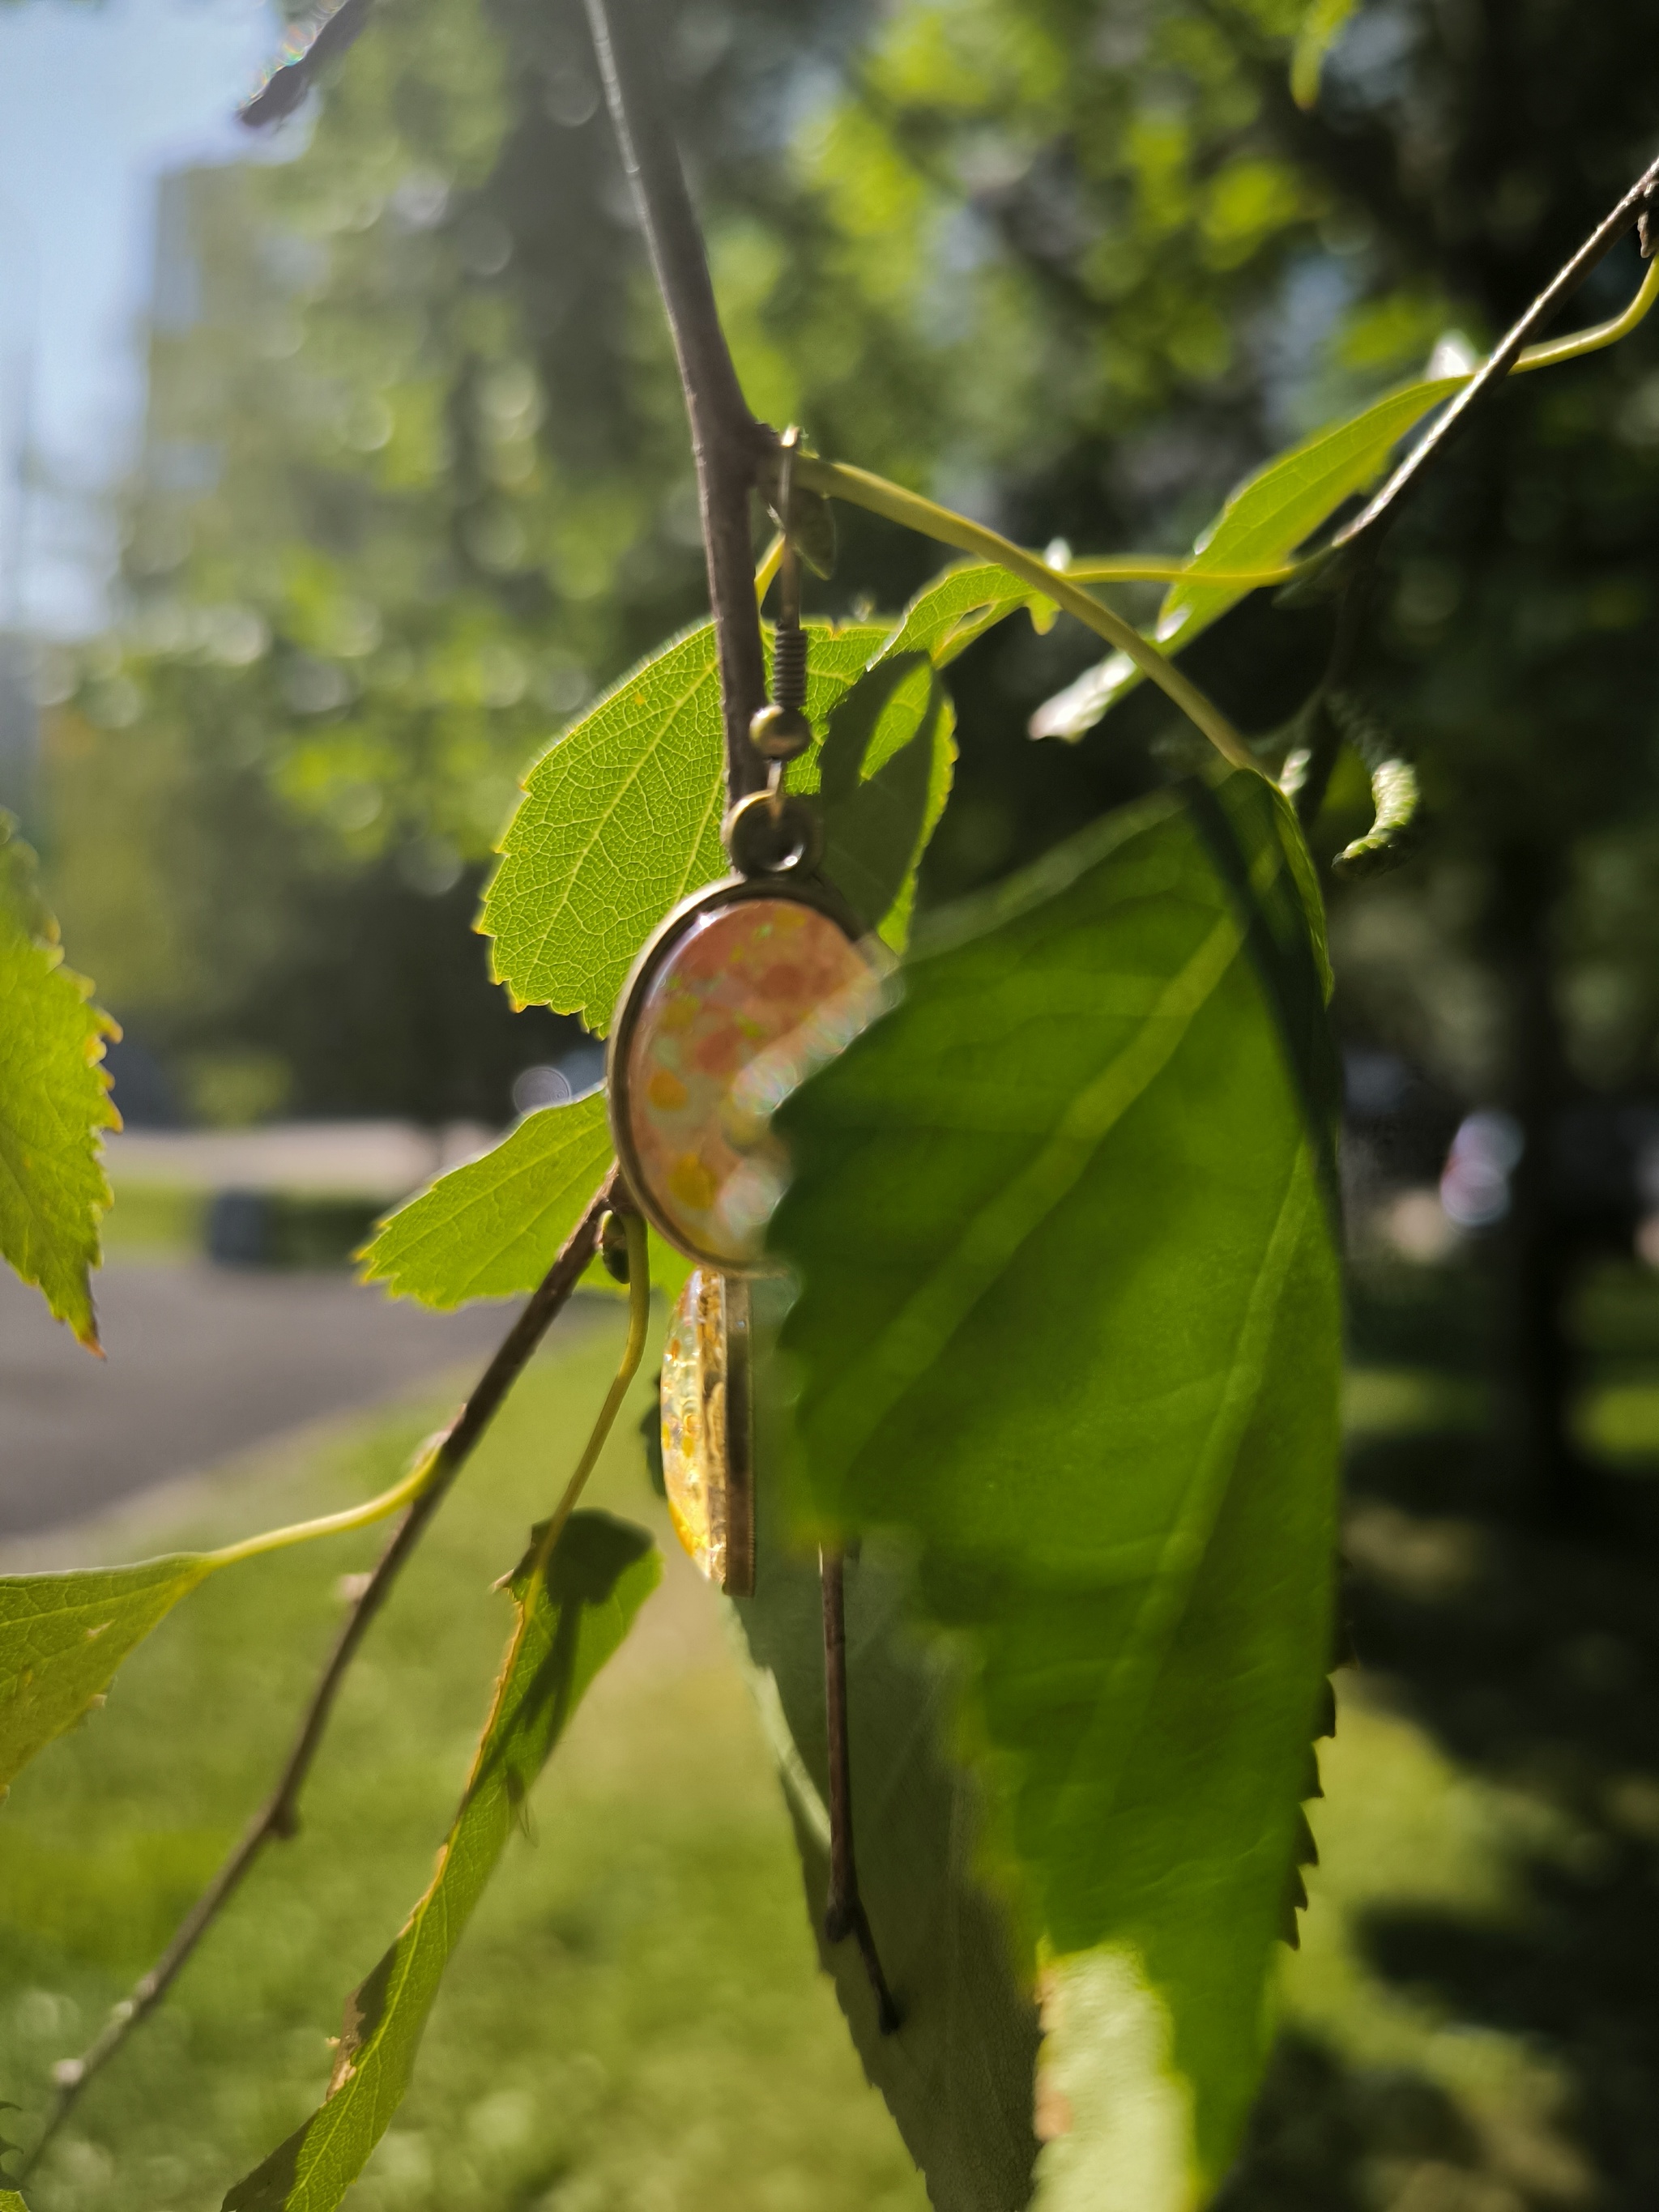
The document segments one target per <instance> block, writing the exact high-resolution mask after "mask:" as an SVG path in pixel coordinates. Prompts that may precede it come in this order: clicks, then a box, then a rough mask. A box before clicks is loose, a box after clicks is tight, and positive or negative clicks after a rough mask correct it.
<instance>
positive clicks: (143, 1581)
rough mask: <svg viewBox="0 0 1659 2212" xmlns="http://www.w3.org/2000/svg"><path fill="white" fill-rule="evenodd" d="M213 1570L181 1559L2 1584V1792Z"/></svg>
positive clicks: (188, 1556) (197, 1556)
mask: <svg viewBox="0 0 1659 2212" xmlns="http://www.w3.org/2000/svg"><path fill="white" fill-rule="evenodd" d="M215 1565H216V1561H215V1560H214V1559H212V1558H211V1557H210V1555H208V1554H206V1553H179V1554H176V1555H175V1556H173V1558H171V1559H146V1560H145V1561H144V1562H143V1565H139V1566H136V1567H88V1568H79V1569H76V1570H75V1571H73V1572H71V1573H68V1574H58V1575H6V1576H3V1577H0V1790H3V1789H5V1788H7V1787H9V1784H10V1783H11V1781H12V1778H13V1777H14V1776H15V1774H17V1772H18V1771H20V1769H21V1768H22V1767H23V1766H25V1765H27V1762H28V1761H29V1760H30V1759H33V1756H34V1754H35V1753H36V1752H37V1751H40V1750H41V1749H43V1748H44V1747H45V1746H46V1745H47V1744H49V1743H50V1742H51V1741H52V1738H53V1737H54V1736H58V1735H62V1734H63V1732H64V1729H66V1728H69V1727H70V1726H71V1725H72V1724H73V1723H75V1722H76V1721H77V1720H79V1719H80V1717H81V1716H82V1713H84V1712H85V1711H87V1709H88V1706H89V1705H92V1704H93V1702H94V1699H97V1698H99V1697H100V1696H101V1695H102V1693H103V1692H104V1691H105V1690H106V1689H107V1688H108V1687H109V1685H110V1683H111V1681H112V1680H113V1678H114V1675H115V1672H116V1669H117V1668H118V1667H119V1666H120V1664H121V1662H122V1661H123V1660H124V1659H125V1657H126V1656H127V1655H128V1653H129V1652H130V1651H131V1650H133V1648H134V1646H135V1645H137V1644H142V1643H143V1639H144V1638H145V1637H147V1636H148V1635H149V1632H150V1631H151V1629H152V1628H154V1627H155V1626H156V1625H157V1624H158V1623H159V1622H161V1621H162V1620H165V1619H166V1618H167V1614H168V1613H171V1612H172V1610H173V1607H174V1606H175V1605H177V1604H178V1602H179V1599H180V1598H181V1597H185V1596H187V1595H189V1593H190V1592H191V1590H193V1589H195V1588H196V1586H197V1583H200V1582H202V1581H204V1579H205V1578H206V1577H207V1576H209V1575H210V1574H211V1573H212V1571H213V1570H214V1567H215Z"/></svg>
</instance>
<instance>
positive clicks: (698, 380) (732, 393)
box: [586, 0, 775, 805]
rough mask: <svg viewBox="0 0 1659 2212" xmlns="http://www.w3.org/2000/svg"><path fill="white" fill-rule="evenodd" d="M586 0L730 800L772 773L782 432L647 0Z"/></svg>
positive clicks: (741, 794) (751, 788) (733, 802)
mask: <svg viewBox="0 0 1659 2212" xmlns="http://www.w3.org/2000/svg"><path fill="white" fill-rule="evenodd" d="M586 6H587V20H588V22H589V24H590V26H591V27H592V33H593V45H594V47H595V50H596V52H598V55H599V74H600V76H602V77H603V79H604V81H605V98H606V100H607V101H608V102H609V105H610V108H611V121H612V123H613V124H614V125H615V126H616V131H617V143H618V145H619V146H620V148H621V149H622V157H623V166H624V167H625V168H626V169H627V171H628V174H629V180H630V181H631V183H632V185H633V187H634V197H635V202H636V204H637V205H638V208H639V211H640V222H641V226H642V228H643V229H644V232H645V241H646V245H647V247H648V249H649V251H650V254H651V266H652V268H653V270H654V271H655V273H656V278H657V287H658V289H659V291H660V292H661V294H662V302H663V307H664V308H665V311H666V313H667V316H668V327H669V330H670V331H671V333H672V335H673V340H674V352H675V356H676V358H677V359H678V362H679V368H680V384H681V386H682V388H683V389H684V393H685V411H686V413H687V415H688V416H690V422H691V450H692V453H693V456H694V458H695V459H696V465H697V493H698V497H699V499H700V501H701V502H702V539H703V551H704V554H705V556H706V557H707V560H708V605H709V608H710V611H711V612H712V613H713V615H714V648H715V655H716V659H717V661H718V664H719V667H720V703H721V708H722V712H723V714H724V719H725V724H726V799H727V803H728V805H736V803H737V801H738V799H742V798H744V797H745V796H746V795H747V794H748V793H750V792H751V791H757V790H759V789H760V787H762V785H763V783H764V782H765V780H766V764H765V763H764V762H763V760H762V759H761V757H760V755H759V754H758V753H757V751H756V750H755V748H754V747H753V746H752V745H751V744H750V742H749V725H750V720H752V719H753V717H754V715H755V714H756V712H757V709H758V708H761V707H763V706H764V704H765V703H766V664H765V661H764V659H763V657H762V653H761V635H760V622H759V618H758V614H757V608H756V605H755V551H754V539H753V533H752V528H751V523H750V493H751V492H752V491H753V489H754V488H755V483H756V479H757V474H758V471H759V469H760V465H761V464H762V462H763V460H765V459H767V457H768V456H769V453H771V452H772V451H773V450H774V449H775V440H774V438H773V436H772V434H771V433H770V432H769V430H768V429H767V428H765V426H764V425H763V424H762V423H760V422H757V421H756V419H755V417H754V416H753V415H752V414H751V413H750V409H749V404H748V402H747V401H746V400H745V399H744V396H743V387H742V386H741V385H740V384H739V383H738V373H737V370H736V369H735V368H734V367H733V366H732V354H731V349H730V348H729V347H728V346H727V344H726V333H725V332H724V331H722V329H721V328H720V313H719V311H718V309H717V308H716V307H715V304H714V285H713V283H711V282H710V280H709V275H708V255H707V254H706V253H705V252H704V251H703V243H702V231H701V229H700V228H698V224H697V218H696V213H695V212H694V210H693V209H692V206H691V199H690V194H689V193H688V191H686V188H685V173H684V170H683V169H682V167H680V157H679V153H678V149H677V147H676V145H675V143H674V134H673V132H672V131H671V129H670V128H669V125H668V118H667V103H666V101H665V99H664V97H663V90H662V80H661V73H660V71H659V68H658V64H657V57H656V52H655V50H654V47H653V44H652V34H651V32H650V30H649V29H648V28H647V25H646V23H645V21H644V20H643V11H642V9H641V0H586Z"/></svg>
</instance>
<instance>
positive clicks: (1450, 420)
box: [1331, 161, 1659, 547]
mask: <svg viewBox="0 0 1659 2212" xmlns="http://www.w3.org/2000/svg"><path fill="white" fill-rule="evenodd" d="M1656 185H1659V161H1654V162H1652V163H1651V164H1650V166H1649V167H1647V168H1646V169H1644V171H1643V173H1642V174H1641V175H1640V176H1639V177H1638V179H1637V180H1636V182H1635V183H1634V184H1633V185H1632V186H1631V188H1630V190H1629V191H1627V192H1626V194H1625V196H1624V197H1623V198H1622V199H1621V200H1620V203H1619V204H1618V206H1617V207H1615V208H1614V209H1613V211H1612V213H1611V214H1610V215H1608V216H1605V217H1604V218H1603V220H1602V221H1601V222H1599V223H1598V224H1597V225H1596V227H1595V229H1594V230H1593V231H1592V232H1591V233H1590V234H1589V237H1588V238H1587V239H1586V240H1584V243H1583V245H1582V246H1580V247H1579V249H1578V251H1577V253H1575V254H1574V255H1573V257H1572V258H1571V261H1569V262H1567V263H1566V264H1565V265H1564V266H1563V267H1562V268H1560V269H1559V270H1557V271H1556V273H1555V275H1554V276H1553V277H1552V278H1551V279H1550V281H1549V283H1547V285H1546V286H1545V287H1544V289H1543V290H1542V291H1541V293H1540V294H1539V295H1538V297H1537V298H1536V299H1535V300H1534V301H1533V303H1532V305H1531V306H1530V307H1528V309H1527V312H1526V313H1525V314H1524V315H1522V318H1521V319H1520V321H1519V322H1518V323H1516V324H1515V325H1512V326H1511V328H1510V331H1508V333H1507V334H1506V335H1505V337H1504V340H1503V342H1502V343H1501V344H1500V345H1499V346H1498V349H1497V351H1496V352H1495V353H1493V354H1492V356H1491V357H1490V358H1489V359H1488V360H1487V361H1486V362H1483V363H1482V365H1481V367H1480V369H1479V371H1478V372H1477V373H1476V374H1475V375H1474V376H1473V377H1472V378H1471V379H1470V380H1469V381H1468V384H1466V385H1465V386H1464V387H1463V389H1462V391H1461V392H1459V393H1458V395H1457V397H1456V398H1455V399H1454V400H1453V401H1452V403H1451V404H1450V406H1449V407H1448V408H1447V410H1446V411H1445V413H1444V414H1443V416H1441V417H1440V419H1439V421H1438V422H1437V423H1436V424H1435V425H1434V427H1433V428H1432V429H1431V430H1430V431H1429V432H1428V434H1427V435H1426V436H1425V437H1424V438H1422V439H1420V440H1419V441H1418V443H1417V444H1416V445H1415V446H1413V448H1412V450H1411V452H1410V453H1407V456H1406V458H1405V459H1404V460H1403V461H1401V464H1400V465H1399V467H1398V468H1397V469H1395V471H1394V474H1393V475H1392V476H1391V477H1389V480H1388V482H1387V483H1385V484H1384V485H1383V489H1381V491H1379V492H1378V493H1377V494H1376V497H1375V498H1374V499H1372V500H1371V501H1370V504H1369V505H1368V506H1367V507H1366V508H1365V510H1364V513H1363V514H1359V515H1357V516H1356V517H1355V519H1354V520H1353V521H1352V522H1351V523H1349V524H1348V526H1347V527H1346V529H1344V530H1340V531H1338V532H1337V533H1336V536H1335V537H1334V538H1333V539H1332V541H1331V543H1332V545H1333V547H1336V546H1344V545H1352V544H1353V543H1354V541H1355V540H1356V539H1357V538H1363V537H1365V536H1367V535H1368V534H1369V533H1370V532H1372V531H1374V530H1376V528H1377V526H1379V525H1380V524H1381V523H1382V521H1383V518H1384V517H1385V516H1386V515H1387V514H1388V513H1389V510H1390V509H1391V508H1392V507H1394V506H1395V504H1396V503H1397V502H1398V501H1399V500H1400V499H1401V497H1402V496H1403V495H1404V494H1405V493H1406V492H1407V490H1409V489H1410V488H1411V486H1412V485H1413V483H1415V482H1416V481H1417V479H1418V477H1420V476H1421V474H1422V473H1423V471H1424V470H1425V468H1426V467H1427V466H1428V465H1429V464H1430V462H1431V460H1433V459H1434V458H1435V456H1436V454H1437V453H1442V452H1443V451H1444V449H1445V447H1446V443H1447V441H1448V440H1449V439H1450V438H1451V437H1453V436H1454V435H1455V434H1456V432H1457V430H1458V429H1459V428H1461V427H1462V424H1463V423H1464V422H1467V421H1468V417H1469V415H1470V414H1471V412H1472V411H1473V410H1474V409H1475V408H1476V407H1478V406H1479V405H1480V403H1481V401H1482V400H1483V399H1485V398H1486V397H1487V395H1488V394H1489V393H1490V392H1492V390H1493V388H1494V387H1495V386H1497V385H1498V384H1500V383H1501V382H1502V381H1503V380H1504V377H1506V376H1507V375H1508V374H1509V373H1510V369H1511V368H1514V366H1515V364H1516V362H1517V361H1518V360H1519V359H1520V357H1521V353H1522V348H1523V347H1524V346H1525V344H1526V343H1527V340H1528V338H1529V337H1531V336H1532V334H1533V332H1534V331H1536V330H1540V329H1541V328H1542V326H1543V325H1544V324H1546V323H1547V322H1548V320H1549V319H1550V317H1551V316H1552V315H1553V313H1555V311H1556V309H1557V308H1558V307H1559V306H1560V305H1561V304H1562V302H1563V301H1565V299H1567V298H1568V296H1569V295H1571V293H1573V292H1575V291H1577V289H1578V287H1579V285H1580V284H1582V283H1583V281H1584V279H1585V277H1586V276H1589V273H1590V270H1592V269H1594V268H1595V264H1596V263H1597V262H1598V261H1600V260H1601V258H1602V257H1603V255H1604V254H1606V253H1607V252H1608V250H1609V249H1610V248H1611V247H1612V246H1614V245H1616V244H1617V242H1618V241H1619V240H1620V238H1622V237H1623V236H1624V234H1625V233H1626V231H1627V230H1629V229H1630V228H1631V227H1632V224H1634V223H1636V222H1638V221H1639V219H1640V218H1641V217H1642V216H1643V215H1644V214H1645V213H1646V211H1647V208H1648V204H1649V202H1650V200H1651V199H1652V198H1653V197H1654V191H1655V187H1656Z"/></svg>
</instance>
